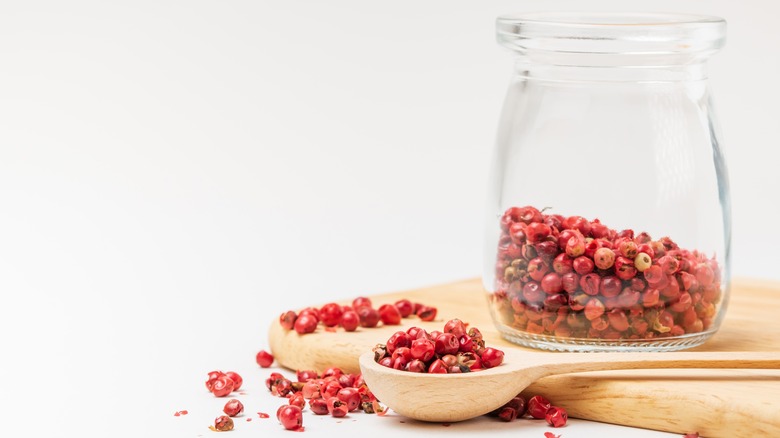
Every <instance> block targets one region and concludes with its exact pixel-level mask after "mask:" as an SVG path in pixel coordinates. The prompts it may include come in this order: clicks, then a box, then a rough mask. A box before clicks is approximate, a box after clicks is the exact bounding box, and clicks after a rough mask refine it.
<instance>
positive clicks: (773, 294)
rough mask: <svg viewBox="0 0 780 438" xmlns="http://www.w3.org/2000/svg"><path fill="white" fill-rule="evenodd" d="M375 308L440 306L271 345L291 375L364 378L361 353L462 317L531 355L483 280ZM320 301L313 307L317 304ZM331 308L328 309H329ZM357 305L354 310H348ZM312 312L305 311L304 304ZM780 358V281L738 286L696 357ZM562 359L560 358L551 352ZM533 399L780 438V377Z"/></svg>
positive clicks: (658, 379)
mask: <svg viewBox="0 0 780 438" xmlns="http://www.w3.org/2000/svg"><path fill="white" fill-rule="evenodd" d="M370 298H371V299H372V301H373V303H374V306H375V307H378V306H379V305H380V304H385V303H393V302H395V301H396V300H398V299H401V298H408V299H410V300H412V301H416V302H421V303H424V304H429V305H432V306H435V307H437V308H438V310H439V312H438V315H437V317H436V321H433V322H427V323H426V322H422V321H420V320H419V319H417V318H414V317H413V318H407V319H404V320H403V323H402V325H401V326H386V327H377V328H372V329H358V330H357V331H355V332H352V333H347V332H345V331H343V330H341V329H339V330H337V331H326V330H324V329H323V328H322V326H320V327H319V328H318V329H317V331H316V332H314V333H312V334H308V335H302V336H301V335H298V334H297V333H295V332H294V331H290V332H286V331H285V330H284V329H282V328H281V326H280V325H279V324H278V321H274V322H273V323H272V324H271V327H270V330H269V345H270V347H271V350H272V351H273V354H274V356H275V357H276V360H277V361H278V363H279V364H280V365H282V366H284V367H286V368H289V369H291V370H298V369H314V370H317V371H322V370H324V369H325V368H327V367H330V366H338V367H341V368H342V369H344V370H345V371H348V372H352V373H357V372H359V367H358V356H360V354H361V353H364V352H366V351H369V350H370V349H371V348H372V347H373V346H374V345H376V344H377V343H383V342H385V341H386V340H387V338H388V337H389V336H390V335H391V334H392V333H394V332H396V331H398V330H402V329H406V328H408V327H411V326H415V325H416V326H420V327H423V328H425V329H426V330H429V331H430V330H441V328H442V326H443V325H444V322H445V321H447V320H449V319H452V318H460V319H461V320H463V321H464V322H468V323H469V324H470V325H471V326H476V327H478V328H479V329H480V330H481V331H482V333H483V335H484V336H485V340H486V342H487V344H488V345H491V346H498V347H500V348H504V349H513V348H514V349H520V350H522V349H524V348H523V347H520V346H517V345H515V344H512V343H510V342H508V341H506V340H504V339H503V338H501V337H500V335H499V334H498V331H497V330H496V329H495V327H494V326H493V323H492V321H491V319H490V315H489V313H488V307H487V301H486V298H485V293H484V291H483V289H482V284H481V282H480V280H479V279H471V280H465V281H459V282H455V283H451V284H444V285H438V286H432V287H425V288H419V289H415V290H408V291H403V292H398V293H389V294H383V295H376V296H371V297H370ZM307 304H310V303H307ZM320 304H324V303H320ZM341 304H347V303H341ZM302 307H303V306H302ZM696 350H700V351H780V284H778V283H772V282H766V281H755V280H735V281H734V282H733V283H732V291H731V300H730V303H729V307H728V310H727V313H726V318H725V321H724V323H723V325H722V326H721V329H720V330H719V331H718V333H716V334H715V336H714V337H713V338H711V339H710V340H709V341H708V342H706V343H705V344H704V345H701V346H699V347H696V348H693V349H691V351H696ZM550 354H555V353H550ZM524 394H525V395H526V396H528V395H535V394H540V395H544V396H546V397H548V398H549V399H550V400H552V401H553V402H554V403H555V404H556V405H559V406H563V407H565V408H566V409H567V411H568V412H569V415H570V416H571V417H575V418H583V419H587V420H594V421H600V422H605V423H614V424H621V425H626V426H634V427H642V428H647V429H653V430H661V431H667V432H674V433H680V434H683V433H690V432H694V431H698V432H699V433H700V434H701V435H703V436H706V437H728V438H738V437H750V438H755V437H780V370H647V371H636V370H634V371H609V372H597V373H580V374H568V375H564V376H553V377H547V378H544V379H541V380H540V381H538V382H537V383H535V384H534V385H532V386H531V387H529V388H528V389H527V390H526V391H525V392H524Z"/></svg>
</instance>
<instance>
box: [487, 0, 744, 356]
mask: <svg viewBox="0 0 780 438" xmlns="http://www.w3.org/2000/svg"><path fill="white" fill-rule="evenodd" d="M725 29H726V23H725V21H724V20H722V19H720V18H717V17H704V16H690V15H668V14H614V15H610V14H566V13H549V14H524V15H515V16H503V17H499V18H498V20H497V32H498V41H499V43H500V44H502V45H503V46H505V47H508V48H509V49H511V50H512V52H513V54H514V58H515V64H514V70H513V74H512V77H511V82H510V85H509V89H508V92H507V96H506V101H505V103H504V108H503V112H502V115H501V120H500V124H499V129H498V136H497V142H496V147H495V151H494V157H493V163H492V170H491V173H490V181H489V188H488V207H487V221H486V238H485V245H486V247H485V254H486V257H485V266H484V275H483V282H484V287H485V290H486V291H487V292H488V302H489V307H490V311H491V315H492V317H493V320H494V322H495V324H496V327H497V328H498V330H499V331H500V332H501V334H502V335H503V336H504V337H505V338H506V339H508V340H510V341H513V342H515V343H518V344H521V345H525V346H530V347H535V348H541V349H549V350H568V351H662V350H679V349H683V348H688V347H692V346H696V345H699V344H701V343H703V342H704V341H706V340H707V339H708V338H709V337H710V336H712V335H713V334H714V333H715V332H716V330H717V329H718V326H719V325H720V323H721V321H722V320H723V316H724V314H725V312H726V305H727V299H728V292H729V281H730V279H729V252H730V248H729V247H730V230H731V228H730V206H729V188H728V179H727V173H726V166H725V163H724V159H723V154H722V151H721V146H720V142H719V140H718V137H719V131H718V126H717V123H716V121H715V117H714V115H713V110H712V104H711V101H710V88H709V85H708V81H707V69H706V67H707V66H706V62H707V59H708V57H709V56H710V55H712V54H713V53H715V52H716V51H717V50H718V49H719V48H720V47H722V45H723V43H724V41H725Z"/></svg>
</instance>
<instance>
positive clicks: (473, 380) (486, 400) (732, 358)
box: [359, 350, 780, 422]
mask: <svg viewBox="0 0 780 438" xmlns="http://www.w3.org/2000/svg"><path fill="white" fill-rule="evenodd" d="M359 361H360V370H361V372H362V373H363V379H365V382H366V384H367V385H368V387H369V388H370V389H371V392H372V393H373V394H374V395H375V396H376V397H377V399H379V400H380V401H381V402H382V403H384V404H386V405H387V406H388V407H390V408H391V409H393V410H394V411H395V412H397V413H399V414H401V415H404V416H406V417H409V418H414V419H417V420H422V421H436V422H452V421H462V420H468V419H470V418H474V417H478V416H480V415H484V414H487V413H488V412H491V411H493V410H495V409H497V408H499V407H500V406H502V405H503V404H504V403H506V402H507V401H508V400H510V399H511V398H512V397H514V396H515V395H517V394H519V393H520V392H521V391H522V390H524V389H525V388H526V387H528V386H529V385H530V384H531V383H533V382H534V381H536V380H538V379H541V378H542V377H547V376H552V375H557V374H568V373H579V372H587V371H607V370H629V369H657V368H735V369H739V368H745V369H748V368H758V369H780V352H745V351H740V352H664V353H551V352H550V353H544V352H527V351H518V350H507V351H505V352H504V360H503V363H501V364H500V365H498V366H496V367H493V368H488V369H483V370H479V371H473V372H466V373H460V374H432V373H415V372H410V371H400V370H396V369H393V368H390V367H387V366H384V365H380V364H379V363H377V362H376V361H375V353H374V352H372V351H369V352H367V353H365V354H363V355H361V356H360V360H359Z"/></svg>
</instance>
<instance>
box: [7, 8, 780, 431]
mask: <svg viewBox="0 0 780 438" xmlns="http://www.w3.org/2000/svg"><path fill="white" fill-rule="evenodd" d="M6 3H7V4H4V5H3V7H2V12H1V13H0V296H1V297H2V301H0V309H2V314H1V315H0V376H3V382H2V384H0V412H2V414H3V415H2V417H0V418H2V422H1V423H0V436H8V437H20V436H36V437H37V436H73V437H92V436H94V437H124V436H128V437H150V436H162V437H197V436H199V435H202V436H210V435H209V434H211V433H212V432H211V431H209V430H208V429H207V428H206V427H207V426H208V425H209V424H210V423H211V421H213V418H214V417H215V416H216V415H217V414H219V411H220V407H221V405H222V402H223V401H224V400H221V399H215V398H214V397H212V396H211V395H210V394H209V393H207V392H206V391H205V389H204V386H203V382H204V380H205V377H206V373H207V372H208V371H210V370H212V369H220V368H221V369H224V370H228V369H233V370H236V371H238V372H240V373H241V374H242V375H243V376H244V378H245V387H246V388H247V389H246V391H247V394H246V395H245V396H242V399H243V401H244V404H245V405H246V406H247V409H248V412H249V414H247V415H254V414H252V413H254V412H257V411H265V412H268V413H269V414H271V418H270V419H267V420H260V419H259V418H257V419H254V418H253V421H252V422H246V421H245V420H244V419H239V421H238V422H237V427H236V430H235V431H234V432H232V435H229V436H266V435H267V434H270V435H274V436H275V435H277V434H278V435H280V436H281V435H283V434H285V433H287V432H285V431H283V430H282V429H281V427H280V426H279V425H278V424H276V420H275V419H274V413H275V408H276V406H277V405H278V403H279V400H277V399H274V398H272V397H270V396H269V395H268V394H266V393H265V390H264V388H263V383H262V382H263V380H264V379H265V376H267V374H268V373H269V370H259V369H258V367H257V366H256V364H255V363H254V355H255V353H256V352H257V351H258V350H259V349H263V348H267V347H268V346H267V340H266V330H267V326H268V324H269V321H271V320H272V319H273V318H276V317H277V316H278V314H279V313H280V312H281V311H282V310H286V309H290V308H300V307H303V306H305V305H309V304H314V303H322V302H324V301H328V300H331V299H333V300H336V299H347V298H352V297H355V296H357V295H361V294H378V293H385V292H391V291H397V290H403V289H405V288H414V287H420V286H426V285H432V284H437V283H443V282H449V281H453V280H459V279H464V278H471V277H476V276H478V275H480V272H481V269H482V268H481V266H482V231H483V228H482V227H483V223H484V222H483V221H484V219H485V218H484V217H483V214H482V206H483V205H484V195H485V187H486V181H487V172H488V162H489V160H490V153H491V149H492V143H493V138H494V135H495V127H496V123H497V120H498V113H499V110H500V106H501V102H502V99H503V96H504V90H505V86H506V82H507V80H508V75H509V72H510V69H511V58H510V56H509V55H508V54H507V53H506V52H504V51H503V50H501V49H500V48H499V47H498V46H497V45H496V44H495V41H494V24H493V23H494V19H495V17H496V16H497V15H499V14H501V13H506V12H514V11H523V10H540V9H555V10H563V9H582V5H581V4H580V2H575V1H571V0H549V1H548V0H545V1H541V0H528V1H526V2H523V4H519V3H518V2H516V1H512V0H501V1H496V2H473V1H466V0H462V1H461V0H447V1H443V0H431V1H426V2H418V1H406V0H399V1H398V2H394V3H393V5H392V7H390V5H387V4H380V3H374V2H364V1H357V0H333V1H329V2H319V1H308V0H306V1H295V2H290V1H264V2H257V1H243V0H236V1H225V2H208V1H190V0H187V1H179V0H171V1H163V2H161V1H151V0H138V1H134V2H93V1H86V0H77V1H72V2H57V1H53V0H52V1H45V0H44V1H29V2H6ZM777 5H778V3H776V2H774V3H773V2H763V4H762V5H761V7H747V6H745V4H744V2H729V1H726V0H722V1H721V0H718V1H713V2H707V4H706V5H703V4H701V2H698V1H694V0H686V1H677V0H656V1H653V2H636V3H632V4H631V5H630V9H631V10H634V11H638V10H668V11H680V12H698V13H704V14H714V15H722V16H724V17H726V19H727V20H728V21H729V43H728V46H727V48H726V49H725V50H724V51H723V52H722V53H721V54H719V55H717V56H716V57H714V58H713V62H712V79H713V82H714V84H715V85H716V88H715V90H716V91H715V92H716V99H715V100H716V104H717V105H718V113H719V116H720V117H721V122H722V123H721V124H722V128H723V132H724V144H725V146H724V148H725V150H726V155H727V159H728V163H729V170H730V175H731V189H732V200H733V202H732V204H733V207H734V208H733V212H734V215H733V217H734V228H733V236H734V239H733V245H732V248H733V264H732V272H733V274H734V275H739V276H746V277H765V278H775V279H779V277H778V274H777V270H776V264H777V263H776V262H777V257H776V248H778V247H780V234H778V233H776V232H771V231H767V229H768V225H767V224H771V223H772V221H771V219H772V218H776V217H778V215H780V204H778V203H777V202H766V201H767V200H776V199H778V197H780V195H779V194H778V193H779V191H780V172H776V163H777V162H778V159H780V158H778V157H779V156H778V154H780V152H778V151H779V150H780V149H778V148H777V147H776V144H774V143H775V142H776V138H777V136H776V132H775V127H776V111H775V108H774V107H773V106H772V105H773V104H772V103H773V102H777V101H778V100H780V88H779V87H777V86H776V84H777V79H776V77H775V72H776V71H778V69H779V68H780V66H778V62H779V60H780V58H778V57H777V56H770V54H774V53H775V52H776V48H775V47H774V42H775V41H777V40H778V38H777V36H778V32H780V27H778V26H777V25H776V17H777V16H778V11H777V9H776V8H777ZM590 7H592V8H593V9H600V10H615V9H626V8H627V7H626V5H625V2H622V1H619V0H598V1H592V2H589V8H590ZM773 8H775V10H774V11H773V10H772V9H773ZM745 66H759V67H760V68H755V69H752V70H751V69H747V70H746V67H745ZM746 72H749V74H748V73H746ZM746 108H749V109H750V111H747V110H746ZM757 157H760V159H757ZM182 409H186V410H188V411H189V412H190V414H189V415H186V416H184V417H174V415H173V414H174V412H176V411H178V410H182ZM353 419H354V420H357V421H352V420H353ZM304 421H305V424H306V428H307V433H308V434H309V435H308V436H326V435H327V436H333V435H335V434H337V433H339V432H349V433H352V432H355V433H357V434H365V435H369V434H370V435H371V436H385V435H386V436H391V435H392V436H397V435H398V434H404V435H407V434H408V435H420V436H422V435H426V436H427V435H430V434H453V433H456V434H463V435H473V434H478V435H481V436H493V435H494V434H497V435H507V436H509V435H512V436H523V437H526V436H527V437H539V438H541V437H542V436H543V432H544V431H547V430H552V429H551V428H547V427H546V426H545V425H543V424H541V423H540V422H534V421H530V420H523V421H516V422H513V423H509V424H503V423H499V422H496V421H491V420H485V419H480V420H477V421H472V422H467V423H463V424H455V425H452V426H450V427H449V428H445V427H442V426H440V425H429V424H420V423H414V422H406V423H401V422H400V421H401V420H400V418H398V417H396V416H394V415H388V416H386V417H384V418H377V417H373V416H368V415H350V416H349V417H348V418H346V419H344V420H342V422H341V423H338V422H337V421H334V420H332V419H330V418H314V417H311V416H310V415H309V414H307V415H306V418H305V420H304ZM557 432H558V433H561V434H562V436H563V437H565V438H574V437H586V436H587V437H592V436H600V437H613V438H617V437H620V438H623V437H626V436H630V437H665V436H675V435H668V434H663V433H660V432H652V431H644V430H638V429H625V428H621V427H617V426H610V425H606V424H597V423H589V422H583V421H577V420H572V421H571V423H570V424H569V425H568V426H567V427H565V428H563V429H560V430H558V431H557ZM518 433H519V435H518ZM350 436H353V435H350ZM354 436H360V435H354Z"/></svg>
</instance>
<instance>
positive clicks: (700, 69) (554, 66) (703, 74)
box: [514, 54, 707, 82]
mask: <svg viewBox="0 0 780 438" xmlns="http://www.w3.org/2000/svg"><path fill="white" fill-rule="evenodd" d="M588 56H591V57H594V56H595V57H596V58H595V59H579V60H575V59H571V57H568V58H559V59H556V58H554V57H549V58H548V59H540V58H539V57H538V56H537V57H531V56H525V55H521V54H519V55H518V56H517V57H516V60H515V65H514V74H515V75H516V76H519V77H524V78H527V79H538V80H549V81H570V82H684V81H704V80H707V62H706V61H707V57H704V56H702V57H698V58H689V59H686V60H684V61H685V62H678V61H680V60H677V59H676V60H670V59H668V58H667V59H656V60H655V61H657V62H643V63H625V62H612V61H613V60H611V59H608V58H606V57H604V58H599V57H598V55H593V54H589V55H588ZM572 61H580V62H572ZM583 61H585V62H583ZM645 61H653V60H652V58H650V59H645Z"/></svg>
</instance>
